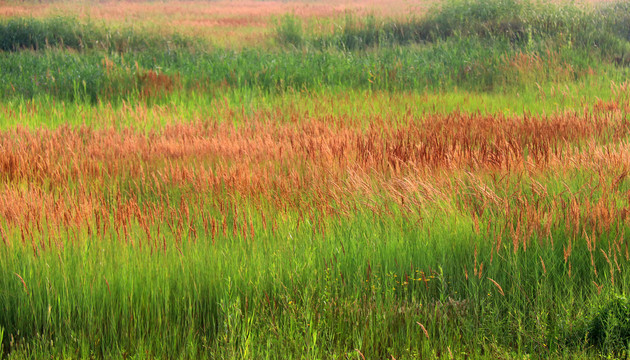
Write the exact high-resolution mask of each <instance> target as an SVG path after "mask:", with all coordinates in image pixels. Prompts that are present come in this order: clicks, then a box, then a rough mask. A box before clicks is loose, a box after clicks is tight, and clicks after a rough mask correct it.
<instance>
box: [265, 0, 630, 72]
mask: <svg viewBox="0 0 630 360" xmlns="http://www.w3.org/2000/svg"><path fill="white" fill-rule="evenodd" d="M629 17H630V12H629V9H628V6H627V4H626V3H624V2H619V3H612V4H604V5H599V6H598V7H596V8H589V7H580V6H577V5H574V4H546V3H541V2H533V1H529V0H490V1H478V0H450V1H446V2H444V3H440V4H439V5H437V6H436V7H435V8H434V9H433V10H431V11H429V12H428V13H427V15H424V16H420V17H414V16H413V15H412V16H411V17H410V18H409V19H407V20H394V19H380V18H376V17H374V16H367V17H363V18H357V17H355V16H352V15H347V16H346V17H345V18H344V19H343V20H342V21H341V22H340V24H339V26H338V27H336V28H335V30H334V31H333V33H332V34H324V35H310V36H301V37H300V38H301V39H303V40H301V41H300V42H299V43H295V42H294V43H293V44H292V45H294V46H297V45H299V44H303V46H307V45H308V46H310V47H314V48H316V49H322V50H323V49H327V48H336V49H342V50H346V51H355V50H366V49H369V48H373V47H384V46H385V47H387V46H395V45H409V44H427V43H436V42H439V41H445V40H447V39H451V38H470V37H473V38H476V39H485V40H487V41H490V43H493V42H499V43H500V42H504V41H507V42H509V43H510V44H512V46H513V47H515V48H517V49H521V50H528V51H532V50H534V49H541V48H542V49H543V51H544V50H553V49H554V48H559V47H561V46H569V47H576V48H578V49H581V51H584V52H594V53H597V54H599V55H600V56H604V57H605V58H606V59H607V60H609V61H611V60H614V59H625V57H626V53H628V49H629V46H628V40H629V37H628V32H627V26H626V25H627V23H628V18H629ZM297 21H299V20H298V19H297V18H295V17H291V18H286V19H284V21H282V22H281V23H280V26H279V29H286V28H292V29H301V28H302V25H301V24H300V23H298V24H296V22H297ZM281 34H283V32H282V31H278V36H277V40H278V41H279V42H280V43H284V42H285V41H286V39H285V38H284V37H282V36H280V35H281ZM489 46H492V45H491V44H490V45H489Z"/></svg>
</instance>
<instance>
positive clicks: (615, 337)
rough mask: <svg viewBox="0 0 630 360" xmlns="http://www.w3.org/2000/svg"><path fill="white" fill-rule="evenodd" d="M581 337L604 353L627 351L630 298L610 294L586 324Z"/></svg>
mask: <svg viewBox="0 0 630 360" xmlns="http://www.w3.org/2000/svg"><path fill="white" fill-rule="evenodd" d="M582 338H583V339H584V340H586V341H587V344H589V345H593V346H596V347H598V348H600V349H601V350H602V351H603V352H605V353H616V354H618V355H620V354H622V353H627V351H628V346H629V345H630V300H628V298H626V297H625V296H622V295H612V296H610V297H609V298H608V299H606V300H604V301H603V303H602V305H600V308H599V309H598V310H597V312H596V313H595V314H594V316H593V317H592V319H591V320H590V321H589V322H588V324H587V325H586V330H585V333H584V334H583V336H582Z"/></svg>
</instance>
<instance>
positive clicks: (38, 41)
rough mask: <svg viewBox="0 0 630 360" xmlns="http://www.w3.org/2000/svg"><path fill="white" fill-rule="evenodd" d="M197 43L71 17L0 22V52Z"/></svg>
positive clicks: (120, 50) (151, 47) (119, 49)
mask: <svg viewBox="0 0 630 360" xmlns="http://www.w3.org/2000/svg"><path fill="white" fill-rule="evenodd" d="M197 43H199V41H198V40H194V39H192V38H187V37H184V36H182V35H179V34H174V35H171V36H168V37H167V36H164V35H160V34H157V33H155V32H150V31H148V30H144V29H137V28H134V27H133V26H121V27H108V26H104V25H98V24H95V23H93V22H91V21H89V20H88V21H81V20H79V19H77V18H71V17H61V16H56V17H50V18H44V19H38V18H28V17H21V18H8V19H5V20H2V21H0V51H19V50H36V51H37V50H43V49H47V48H57V47H58V48H62V49H72V50H77V51H85V50H88V49H96V50H104V51H108V52H117V53H124V52H129V51H149V50H157V49H159V50H175V49H181V48H192V47H194V46H196V44H197Z"/></svg>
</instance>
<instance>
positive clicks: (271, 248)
mask: <svg viewBox="0 0 630 360" xmlns="http://www.w3.org/2000/svg"><path fill="white" fill-rule="evenodd" d="M223 120H224V121H222V122H217V121H214V120H207V121H205V122H198V123H192V124H190V123H187V124H172V125H168V126H164V127H162V128H160V129H159V130H154V131H150V132H139V131H137V130H133V129H93V128H88V127H78V128H68V127H62V128H58V129H48V130H47V129H37V130H32V129H31V130H29V129H24V128H14V129H13V130H7V131H5V132H3V134H2V137H1V138H0V149H1V152H2V153H1V156H0V159H1V160H0V169H1V172H2V192H1V196H0V214H1V216H2V219H3V220H2V223H1V224H0V226H1V229H2V230H1V234H2V247H1V249H2V250H1V251H2V252H3V255H2V262H1V265H0V268H1V269H2V272H3V276H2V277H1V279H2V285H1V287H2V288H3V289H5V292H4V293H3V306H4V311H3V315H2V316H1V317H0V323H1V324H2V327H3V328H4V331H5V332H6V333H7V334H11V336H10V338H6V339H5V340H6V342H5V343H4V344H6V345H5V346H7V347H8V349H9V350H10V351H11V354H13V355H14V356H21V355H19V354H31V355H33V354H40V355H41V354H45V353H48V354H57V356H62V355H63V354H65V355H63V356H72V357H74V356H79V357H90V356H96V357H102V356H104V357H109V356H115V357H117V356H123V357H124V356H126V355H125V354H128V355H129V354H131V355H134V356H140V357H144V356H146V357H162V356H167V355H166V354H169V355H168V356H169V357H170V356H176V357H197V356H219V357H258V356H263V355H264V354H266V355H269V356H274V357H275V356H277V357H284V356H286V355H289V356H298V357H302V356H304V357H307V358H311V357H339V356H341V357H343V356H344V354H346V355H347V356H357V355H359V353H361V354H363V355H364V356H366V357H369V358H384V357H391V356H394V357H395V358H415V357H425V356H428V357H435V356H439V354H449V353H453V352H455V354H459V355H457V356H464V355H463V354H468V355H466V356H473V357H488V358H492V357H495V356H499V355H502V354H505V353H506V351H515V352H516V354H522V355H525V354H528V353H531V352H536V353H538V354H542V355H544V356H549V357H556V356H563V355H564V356H569V357H571V356H578V357H579V356H585V357H589V356H592V355H593V353H592V352H593V351H596V350H597V351H599V350H602V349H604V350H606V349H608V350H616V349H618V346H619V345H618V344H619V343H620V342H623V341H625V340H624V339H625V338H624V335H623V332H622V331H625V330H619V329H617V328H616V327H613V328H606V327H607V326H608V325H609V324H608V322H606V321H608V317H614V316H621V315H619V314H616V313H614V314H613V315H606V314H608V313H605V316H608V317H606V318H605V319H603V320H601V321H604V322H605V325H602V326H603V328H602V329H604V328H605V329H606V330H600V333H597V332H596V331H594V330H592V329H591V327H593V326H595V325H593V324H597V321H598V320H597V319H600V317H601V316H600V317H597V310H596V309H597V306H598V305H597V304H598V303H599V302H602V303H605V302H606V299H608V298H609V297H611V296H615V295H614V294H621V293H624V291H625V284H627V279H626V271H624V268H625V266H626V264H627V262H628V259H629V258H628V256H629V255H628V250H627V243H626V242H625V240H624V233H625V231H626V227H627V225H626V224H627V221H628V220H627V219H628V216H630V212H629V210H628V204H627V201H628V200H627V191H628V184H627V180H626V177H627V174H628V169H627V163H628V157H629V156H630V152H629V151H628V149H629V148H630V147H629V145H628V144H627V143H626V140H625V139H627V133H628V131H629V130H630V128H629V127H628V125H629V124H628V123H627V120H626V116H625V110H623V109H619V108H618V106H617V105H615V104H603V103H602V104H598V105H597V106H596V109H595V110H594V111H592V112H584V113H566V114H558V115H553V116H549V117H544V118H540V117H536V118H533V117H528V116H523V117H516V116H502V115H494V116H490V115H475V114H465V113H451V114H447V115H425V116H422V117H415V116H413V115H409V116H407V117H404V118H403V119H402V120H399V121H398V122H397V123H396V125H395V126H394V124H393V123H392V122H391V121H388V119H382V118H378V117H377V118H374V119H371V121H370V122H369V123H370V126H369V127H367V128H365V127H364V126H363V125H362V123H361V122H355V121H353V120H352V119H346V118H334V117H326V118H317V117H313V118H310V119H304V118H295V119H294V120H293V121H287V122H284V123H277V122H273V121H269V120H265V119H264V117H261V118H257V116H256V115H255V114H254V115H252V116H251V117H250V118H249V119H248V120H247V121H244V122H239V123H238V124H237V125H236V124H234V123H232V122H230V121H229V119H223ZM617 301H625V300H617ZM624 306H625V305H624ZM615 309H616V308H615ZM615 311H616V310H615ZM609 312H610V311H609ZM615 319H616V318H615ZM620 321H621V320H620ZM624 329H625V328H624ZM615 331H617V332H620V331H621V332H620V334H617V333H615ZM164 338H167V339H169V340H168V341H162V340H161V339H164ZM507 349H511V350H507ZM598 349H599V350H598ZM608 350H606V351H608ZM274 354H275V355H274ZM291 354H293V355H291ZM580 354H581V355H580ZM359 356H360V355H359ZM453 356H456V355H453Z"/></svg>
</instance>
